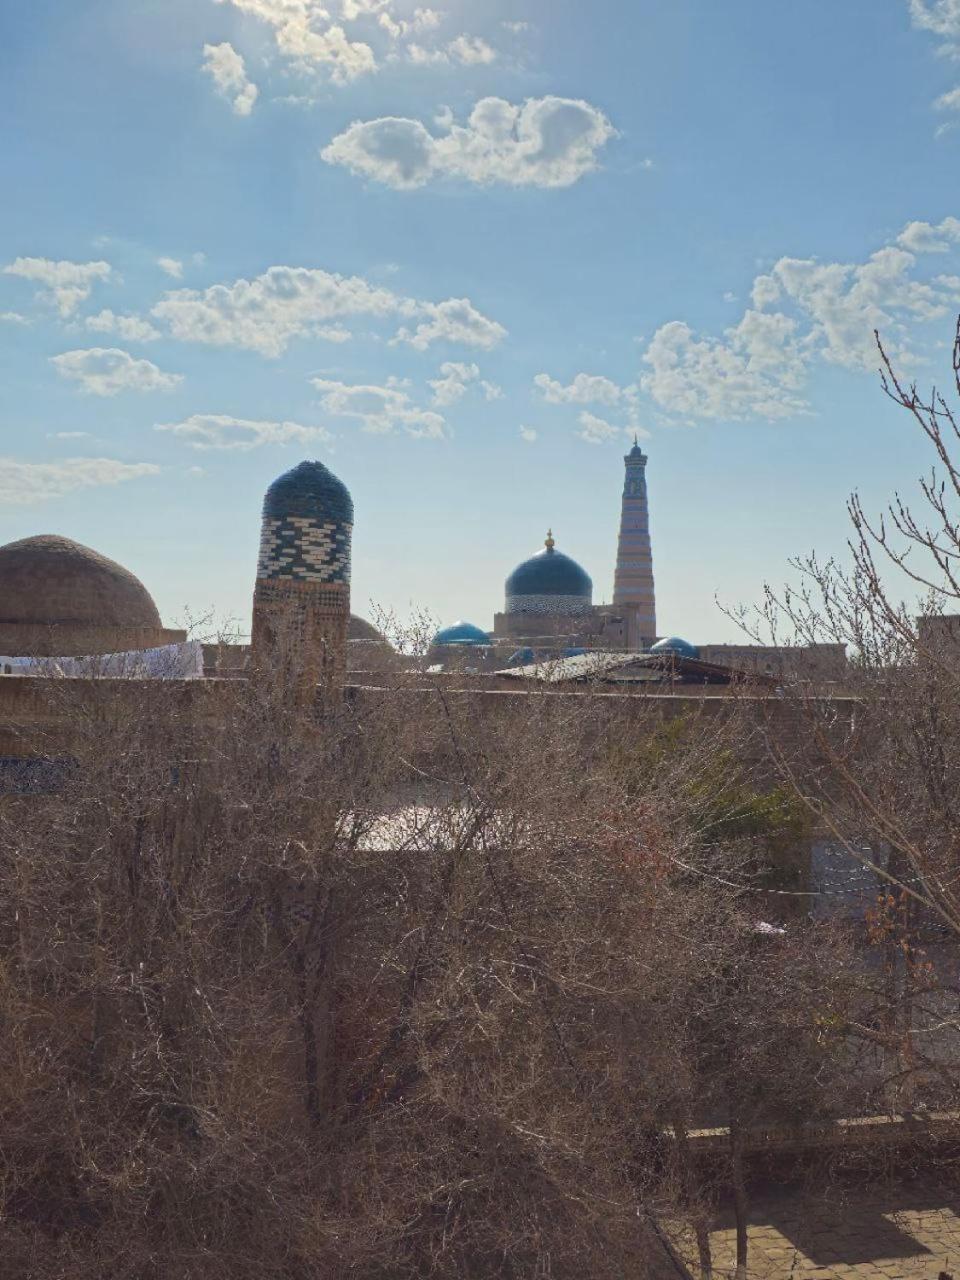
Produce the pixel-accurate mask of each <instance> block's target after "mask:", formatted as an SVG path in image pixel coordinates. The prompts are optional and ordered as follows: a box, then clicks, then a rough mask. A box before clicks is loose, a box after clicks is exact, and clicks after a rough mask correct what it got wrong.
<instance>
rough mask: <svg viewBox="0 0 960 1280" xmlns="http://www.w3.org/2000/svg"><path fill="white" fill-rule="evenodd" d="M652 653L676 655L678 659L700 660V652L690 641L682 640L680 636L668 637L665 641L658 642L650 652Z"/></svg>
mask: <svg viewBox="0 0 960 1280" xmlns="http://www.w3.org/2000/svg"><path fill="white" fill-rule="evenodd" d="M650 652H651V653H675V654H676V655H677V657H678V658H699V657H700V650H699V649H698V648H697V647H696V645H693V644H691V643H690V642H689V640H681V639H680V637H679V636H667V637H666V638H665V639H663V640H658V641H657V643H656V644H655V645H654V646H653V648H652V649H651V650H650Z"/></svg>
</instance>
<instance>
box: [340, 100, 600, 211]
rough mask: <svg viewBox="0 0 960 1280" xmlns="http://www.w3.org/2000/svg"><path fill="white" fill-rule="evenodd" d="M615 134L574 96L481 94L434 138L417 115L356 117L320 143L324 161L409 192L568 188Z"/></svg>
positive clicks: (594, 162) (591, 165) (595, 111)
mask: <svg viewBox="0 0 960 1280" xmlns="http://www.w3.org/2000/svg"><path fill="white" fill-rule="evenodd" d="M615 134H616V130H615V129H614V127H613V125H612V124H611V123H610V121H609V120H608V119H607V117H606V116H605V115H604V114H603V112H602V111H600V110H599V109H598V108H597V107H593V106H591V105H590V104H589V103H588V102H583V101H579V100H575V99H571V98H556V97H544V98H529V99H527V101H526V102H524V103H522V104H520V105H516V104H513V103H510V102H507V101H506V100H505V99H503V98H483V99H482V100H481V101H479V102H478V103H477V104H476V106H474V108H473V110H472V111H471V113H470V116H469V119H468V120H467V123H466V124H465V125H458V124H456V123H455V122H453V121H452V119H451V120H450V121H449V122H448V123H447V126H446V130H445V132H441V133H440V135H439V136H434V134H432V133H430V132H429V130H428V129H427V128H426V127H425V126H424V125H423V124H422V122H421V121H419V120H411V119H407V118H405V117H402V116H384V117H382V118H380V119H377V120H368V121H356V122H354V123H353V124H351V125H350V127H349V128H348V129H346V130H345V131H344V132H343V133H341V134H339V135H338V136H337V137H335V138H334V139H333V140H332V141H331V142H330V143H329V145H328V146H326V147H324V149H323V151H322V152H321V155H322V157H323V159H324V160H325V161H326V162H327V163H328V164H335V165H341V166H343V167H344V168H346V169H348V170H349V171H350V172H351V173H355V174H357V175H359V176H361V177H365V178H372V179H373V180H374V181H376V182H381V183H383V184H384V185H386V186H389V187H393V188H395V189H396V190H398V191H411V190H414V189H415V188H417V187H422V186H425V185H426V184H427V183H428V182H432V181H435V180H437V179H440V178H456V179H461V180H463V181H466V182H472V183H475V184H477V185H480V186H487V185H490V184H492V183H501V184H505V185H508V186H515V187H523V186H532V187H569V186H572V185H573V184H574V183H575V182H578V181H579V180H580V178H582V177H583V176H584V174H587V173H589V172H591V170H593V169H595V168H596V167H597V163H598V153H599V152H600V150H601V149H602V148H603V147H604V146H605V145H606V143H607V142H609V140H610V139H611V138H613V137H614V136H615Z"/></svg>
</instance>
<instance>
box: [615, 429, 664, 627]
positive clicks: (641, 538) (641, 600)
mask: <svg viewBox="0 0 960 1280" xmlns="http://www.w3.org/2000/svg"><path fill="white" fill-rule="evenodd" d="M624 462H625V463H626V464H627V476H626V480H625V482H624V486H623V512H622V514H621V517H620V542H619V545H618V547H617V572H616V574H615V576H614V579H613V603H614V604H615V605H633V606H634V607H635V608H636V612H637V627H638V634H637V639H638V641H639V645H640V647H642V648H645V647H647V646H648V645H651V644H652V643H653V642H654V640H656V638H657V606H656V600H655V597H654V591H653V555H652V553H651V550H650V512H649V509H648V507H647V456H646V454H645V453H644V452H643V450H642V449H641V448H640V445H639V444H638V443H637V440H636V437H635V438H634V442H633V448H632V449H631V450H630V452H629V453H628V454H627V456H626V457H625V458H624Z"/></svg>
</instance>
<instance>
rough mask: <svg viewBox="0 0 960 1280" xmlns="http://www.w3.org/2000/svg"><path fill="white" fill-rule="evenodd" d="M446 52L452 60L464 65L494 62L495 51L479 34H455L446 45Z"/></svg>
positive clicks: (484, 64) (481, 64) (482, 64)
mask: <svg viewBox="0 0 960 1280" xmlns="http://www.w3.org/2000/svg"><path fill="white" fill-rule="evenodd" d="M447 52H448V53H449V54H450V57H451V58H452V59H453V60H454V62H460V63H462V64H463V66H465V67H469V66H486V65H487V64H489V63H491V62H495V61H496V58H497V53H496V50H495V49H492V48H491V47H490V45H488V44H487V42H486V40H484V39H483V38H482V37H481V36H457V38H456V39H455V40H451V41H450V43H449V44H448V45H447Z"/></svg>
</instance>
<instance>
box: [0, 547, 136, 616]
mask: <svg viewBox="0 0 960 1280" xmlns="http://www.w3.org/2000/svg"><path fill="white" fill-rule="evenodd" d="M2 623H13V624H19V625H28V626H37V625H39V626H61V625H63V624H65V623H70V624H72V625H76V624H80V625H83V626H91V627H159V626H160V625H161V623H160V614H159V613H158V612H157V606H156V605H155V604H154V603H153V600H152V598H151V596H150V592H149V591H148V590H147V589H146V587H145V586H144V585H143V583H142V582H141V581H140V579H139V578H136V577H134V575H133V574H132V573H131V572H130V571H129V570H128V569H124V567H123V565H119V564H117V563H116V561H114V560H108V559H107V557H106V556H102V555H100V554H99V553H98V552H96V551H91V550H90V548H89V547H82V546H81V545H80V543H79V542H71V541H70V539H69V538H59V537H56V536H55V535H53V534H43V535H41V536H40V537H38V538H23V539H22V540H21V541H20V542H9V543H7V545H6V546H5V547H0V624H2Z"/></svg>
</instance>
